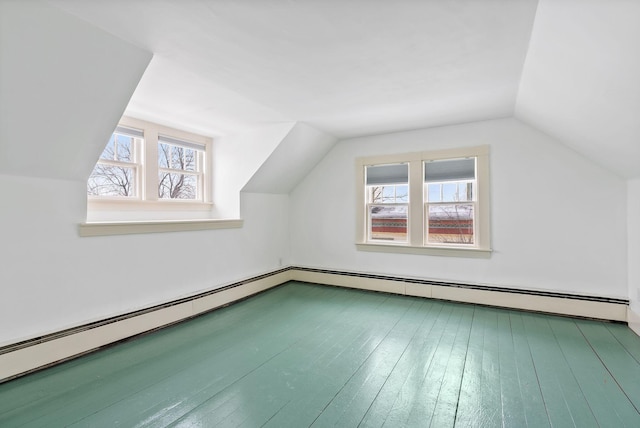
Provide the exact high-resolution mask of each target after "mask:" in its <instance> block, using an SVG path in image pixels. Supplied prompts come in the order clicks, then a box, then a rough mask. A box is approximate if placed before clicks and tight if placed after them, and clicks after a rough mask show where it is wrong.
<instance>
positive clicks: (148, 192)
mask: <svg viewBox="0 0 640 428" xmlns="http://www.w3.org/2000/svg"><path fill="white" fill-rule="evenodd" d="M144 144H145V150H144V165H143V171H144V189H145V196H146V200H148V201H157V200H158V130H157V129H156V128H152V127H149V128H147V129H145V130H144Z"/></svg>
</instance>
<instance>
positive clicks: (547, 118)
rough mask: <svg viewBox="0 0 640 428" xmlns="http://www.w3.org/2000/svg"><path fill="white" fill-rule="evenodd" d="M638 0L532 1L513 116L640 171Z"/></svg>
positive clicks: (598, 157)
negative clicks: (531, 18)
mask: <svg viewBox="0 0 640 428" xmlns="http://www.w3.org/2000/svg"><path fill="white" fill-rule="evenodd" d="M639 20H640V2H638V1H626V0H606V1H605V0H562V1H557V0H539V2H538V9H537V12H536V18H535V25H534V27H533V31H532V33H531V41H530V44H529V50H528V53H527V58H526V61H525V65H524V69H523V71H522V77H521V80H520V88H519V91H518V97H517V101H516V104H515V113H516V114H515V115H516V117H517V118H519V119H521V120H523V121H525V122H526V123H529V124H531V125H533V126H535V127H537V128H538V129H540V130H542V131H544V132H546V133H548V134H550V135H553V136H554V137H556V138H558V139H559V140H561V141H562V142H563V143H564V144H567V145H569V146H570V147H573V148H575V150H578V151H580V152H581V153H583V154H584V155H586V156H588V157H590V158H591V159H593V160H594V161H596V162H598V163H600V164H602V165H604V166H605V167H607V168H610V169H611V170H613V171H617V172H618V173H619V174H620V175H622V176H626V177H629V178H638V177H640V167H638V159H640V144H638V141H639V140H640V121H639V120H638V116H639V115H640V79H638V75H640V47H639V45H638V40H640V25H639Z"/></svg>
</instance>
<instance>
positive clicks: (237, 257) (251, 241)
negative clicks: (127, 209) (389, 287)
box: [0, 175, 288, 344]
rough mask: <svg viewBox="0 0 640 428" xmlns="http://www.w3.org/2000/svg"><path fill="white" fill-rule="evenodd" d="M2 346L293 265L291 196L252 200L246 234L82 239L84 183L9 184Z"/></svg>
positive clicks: (2, 215)
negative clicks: (282, 264)
mask: <svg viewBox="0 0 640 428" xmlns="http://www.w3.org/2000/svg"><path fill="white" fill-rule="evenodd" d="M0 188H2V189H3V202H2V204H3V205H2V210H0V236H1V237H2V239H1V240H0V265H1V267H0V285H1V287H0V294H1V298H0V344H2V343H12V342H15V341H17V340H18V339H21V338H26V337H32V336H35V335H39V334H42V333H45V332H50V331H56V330H59V329H62V328H65V327H69V326H73V325H77V324H81V323H84V322H87V321H90V320H97V319H102V318H105V317H109V316H112V315H116V314H121V313H125V312H128V311H131V310H134V309H138V308H142V307H146V306H150V305H152V304H155V303H161V302H165V301H169V300H172V299H175V298H178V297H181V296H185V295H189V294H194V293H196V292H198V291H203V290H208V289H213V288H216V287H219V286H221V285H224V284H226V283H229V282H234V281H237V280H239V279H242V278H246V277H249V276H253V275H256V274H260V273H264V272H266V271H269V270H273V269H275V268H277V267H278V266H279V263H280V259H281V258H283V259H286V254H287V243H286V240H285V239H284V237H285V236H286V228H287V211H288V206H287V199H288V197H287V196H286V195H259V194H244V195H243V200H242V205H243V213H244V215H243V216H244V220H245V222H244V227H243V228H242V229H228V230H210V231H198V232H176V233H161V234H146V235H123V236H107V237H87V238H80V237H79V236H78V232H77V227H78V223H79V222H81V221H83V219H84V215H85V199H86V197H85V193H86V184H85V183H84V182H75V181H65V180H54V179H42V178H26V177H16V176H6V175H5V176H2V175H0Z"/></svg>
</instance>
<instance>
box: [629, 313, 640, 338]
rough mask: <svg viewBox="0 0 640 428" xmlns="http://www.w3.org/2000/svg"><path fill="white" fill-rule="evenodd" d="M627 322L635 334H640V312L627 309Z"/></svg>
mask: <svg viewBox="0 0 640 428" xmlns="http://www.w3.org/2000/svg"><path fill="white" fill-rule="evenodd" d="M627 323H629V328H630V329H631V330H633V332H634V333H635V334H637V335H638V336H640V313H638V312H635V311H633V310H631V308H629V310H628V311H627Z"/></svg>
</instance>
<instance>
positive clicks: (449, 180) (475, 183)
mask: <svg viewBox="0 0 640 428" xmlns="http://www.w3.org/2000/svg"><path fill="white" fill-rule="evenodd" d="M356 168H357V179H358V182H357V183H358V184H357V189H358V214H357V216H358V217H357V236H356V243H357V244H358V248H359V249H364V250H375V251H399V252H417V253H427V254H437V255H462V256H465V255H474V254H475V255H482V254H485V255H488V254H489V252H490V230H489V226H490V219H489V148H488V146H480V147H470V148H461V149H452V150H441V151H435V152H420V153H408V154H401V155H391V156H378V157H369V158H360V159H357V161H356Z"/></svg>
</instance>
